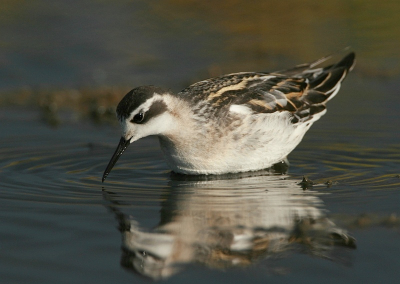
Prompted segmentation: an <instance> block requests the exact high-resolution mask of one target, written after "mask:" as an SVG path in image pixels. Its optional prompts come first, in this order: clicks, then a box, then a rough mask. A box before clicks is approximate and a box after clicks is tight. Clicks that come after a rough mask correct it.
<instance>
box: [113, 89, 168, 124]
mask: <svg viewBox="0 0 400 284" xmlns="http://www.w3.org/2000/svg"><path fill="white" fill-rule="evenodd" d="M154 93H157V94H160V95H161V94H163V93H165V91H164V90H163V89H161V88H158V87H155V86H142V87H138V88H135V89H133V90H131V91H130V92H129V93H127V94H126V95H125V96H124V97H123V98H122V100H121V101H120V102H119V104H118V106H117V117H118V119H119V120H122V119H126V118H127V117H129V115H130V114H131V112H132V111H133V110H134V109H136V108H137V107H139V106H140V105H141V104H142V103H144V102H145V101H146V100H148V99H149V98H151V97H152V96H153V95H154Z"/></svg>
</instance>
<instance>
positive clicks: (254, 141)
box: [160, 125, 311, 175]
mask: <svg viewBox="0 0 400 284" xmlns="http://www.w3.org/2000/svg"><path fill="white" fill-rule="evenodd" d="M309 126H311V125H309ZM309 126H307V127H304V129H297V127H293V128H292V129H291V128H287V129H285V130H284V131H281V132H279V131H270V133H267V134H264V135H261V136H257V135H253V136H251V135H248V137H246V139H244V138H237V137H236V138H235V137H234V135H230V136H226V137H223V138H221V139H220V140H218V141H215V140H213V141H205V142H206V143H198V142H197V143H195V142H194V141H192V142H190V143H185V144H183V145H180V144H179V143H173V142H172V141H170V140H169V139H166V138H165V137H160V145H161V149H162V150H163V152H164V156H165V159H166V162H167V164H168V166H169V167H170V168H171V169H172V170H173V171H174V172H176V173H182V174H190V175H198V174H225V173H238V172H246V171H256V170H262V169H266V168H269V167H271V166H272V165H274V164H276V163H278V162H280V161H282V160H284V159H285V158H286V156H287V155H288V154H289V153H290V152H291V151H292V150H293V149H294V148H295V147H296V146H297V145H298V144H299V143H300V141H301V139H302V138H303V136H304V134H305V132H306V131H307V130H308V128H309ZM200 140H201V139H200Z"/></svg>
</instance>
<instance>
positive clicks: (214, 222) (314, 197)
mask: <svg viewBox="0 0 400 284" xmlns="http://www.w3.org/2000/svg"><path fill="white" fill-rule="evenodd" d="M103 190H104V191H103V192H104V195H103V196H104V199H105V200H106V201H107V207H108V208H109V210H110V211H111V212H112V213H113V214H114V215H115V217H116V219H117V220H118V224H119V230H120V232H121V235H122V255H121V265H122V266H123V267H124V268H127V269H129V270H132V271H134V272H136V273H139V274H140V275H144V276H146V277H149V278H152V279H155V280H159V279H164V278H168V277H170V276H172V275H174V274H176V273H178V272H179V271H181V270H182V269H184V266H185V265H187V264H190V263H197V264H201V265H204V266H206V267H209V268H214V269H223V270H225V269H227V268H232V267H247V266H250V265H252V264H254V263H256V262H258V261H260V260H262V259H275V258H281V257H285V256H286V257H287V256H288V255H290V254H291V253H301V254H307V255H310V256H314V257H318V258H323V259H328V260H332V261H335V262H339V263H342V264H344V265H350V264H351V262H352V261H351V254H350V253H349V251H348V249H353V248H355V247H356V241H355V239H354V238H353V237H351V236H350V235H348V233H347V232H346V230H344V229H342V228H340V227H338V226H336V225H335V224H334V223H333V222H332V221H331V220H330V219H329V218H327V216H326V209H325V207H324V204H323V201H322V200H321V199H320V198H319V195H320V194H319V193H318V192H316V191H312V190H307V191H304V190H302V189H301V186H300V185H299V184H298V182H296V181H295V180H293V179H291V178H290V177H289V176H287V175H276V174H271V173H269V172H258V173H256V174H254V173H253V174H244V175H243V174H242V175H230V176H226V177H222V178H221V177H220V178H218V177H216V176H214V177H213V178H208V179H207V178H204V177H203V178H199V179H197V180H196V178H195V177H191V178H189V179H185V178H184V177H182V176H179V175H171V180H170V181H169V182H168V188H167V190H164V191H163V194H162V196H161V197H160V200H162V201H161V211H160V212H161V214H160V222H159V224H158V225H157V226H156V227H155V228H153V229H151V230H147V229H144V228H143V226H141V224H140V223H139V222H138V221H137V220H135V219H134V218H132V217H130V216H129V215H128V214H126V213H123V204H124V203H125V202H123V201H120V200H121V199H124V196H122V195H120V194H116V193H114V192H113V191H112V188H110V189H108V188H107V187H106V188H104V189H103ZM271 266H272V267H270V268H269V269H270V270H273V265H271Z"/></svg>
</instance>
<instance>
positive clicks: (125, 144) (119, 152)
mask: <svg viewBox="0 0 400 284" xmlns="http://www.w3.org/2000/svg"><path fill="white" fill-rule="evenodd" d="M130 143H131V142H130V140H126V139H125V138H124V137H121V140H119V144H118V147H117V149H116V150H115V152H114V155H113V156H112V157H111V160H110V162H109V163H108V166H107V168H106V170H105V171H104V174H103V178H102V179H101V182H104V180H105V179H106V178H107V176H108V174H109V173H110V172H111V170H112V168H113V167H114V165H115V163H116V162H117V161H118V159H119V157H120V156H121V155H122V153H123V152H124V151H125V149H126V148H128V146H129V144H130Z"/></svg>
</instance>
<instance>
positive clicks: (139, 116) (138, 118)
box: [131, 112, 144, 123]
mask: <svg viewBox="0 0 400 284" xmlns="http://www.w3.org/2000/svg"><path fill="white" fill-rule="evenodd" d="M143 119H144V113H143V112H139V113H138V114H136V115H135V116H134V117H133V119H132V120H131V122H133V123H141V122H142V121H143Z"/></svg>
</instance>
